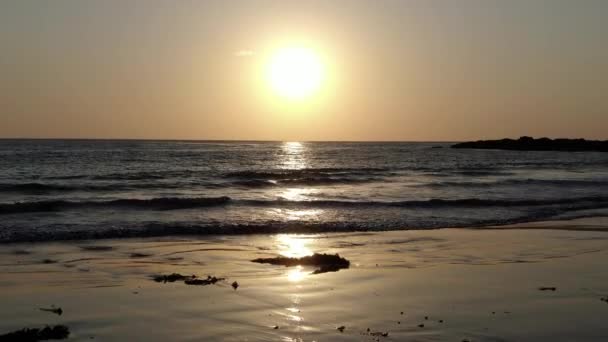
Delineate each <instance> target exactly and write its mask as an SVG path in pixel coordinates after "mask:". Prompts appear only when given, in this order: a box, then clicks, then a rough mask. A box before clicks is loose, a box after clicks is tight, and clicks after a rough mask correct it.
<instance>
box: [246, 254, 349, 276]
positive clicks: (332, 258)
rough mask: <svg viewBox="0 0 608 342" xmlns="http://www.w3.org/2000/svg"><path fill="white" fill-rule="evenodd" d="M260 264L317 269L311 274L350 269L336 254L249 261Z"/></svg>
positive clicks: (344, 260)
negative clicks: (312, 267)
mask: <svg viewBox="0 0 608 342" xmlns="http://www.w3.org/2000/svg"><path fill="white" fill-rule="evenodd" d="M251 261H252V262H257V263H260V264H271V265H283V266H286V267H291V266H314V267H317V269H316V270H315V271H314V272H312V273H313V274H320V273H326V272H337V271H339V270H341V269H344V268H349V267H350V261H348V260H346V259H345V258H342V257H340V255H338V254H334V255H332V254H319V253H315V254H313V255H309V256H305V257H301V258H289V257H284V256H278V257H275V258H258V259H253V260H251Z"/></svg>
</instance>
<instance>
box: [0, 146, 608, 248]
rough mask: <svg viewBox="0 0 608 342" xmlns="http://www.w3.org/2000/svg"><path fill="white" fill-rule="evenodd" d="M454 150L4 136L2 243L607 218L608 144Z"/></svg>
mask: <svg viewBox="0 0 608 342" xmlns="http://www.w3.org/2000/svg"><path fill="white" fill-rule="evenodd" d="M449 146H450V144H449V143H333V142H327V143H325V142H302V143H299V142H195V141H93V140H87V141H77V140H0V242H11V241H46V240H58V239H95V238H117V237H132V236H165V235H180V234H193V235H200V234H251V233H269V232H272V233H275V232H301V233H309V232H330V231H356V230H394V229H432V228H442V227H472V226H485V225H503V224H510V223H519V222H529V221H530V222H531V221H540V220H562V219H571V218H577V217H590V216H606V215H608V153H599V152H577V153H570V152H520V151H492V150H461V149H451V148H449Z"/></svg>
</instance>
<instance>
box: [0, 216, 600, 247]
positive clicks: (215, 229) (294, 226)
mask: <svg viewBox="0 0 608 342" xmlns="http://www.w3.org/2000/svg"><path fill="white" fill-rule="evenodd" d="M605 215H606V214H605V213H598V214H593V213H587V214H580V215H577V216H576V217H577V218H583V217H596V216H605ZM555 219H559V218H556V216H555V212H539V213H534V214H526V215H523V216H519V217H513V218H508V219H499V218H490V219H473V220H469V221H466V222H445V221H437V220H430V221H425V222H407V221H391V220H387V221H365V222H357V221H330V222H306V221H290V222H277V221H267V222H251V223H229V222H225V223H221V222H205V223H195V222H177V223H175V222H122V223H120V224H104V223H100V224H99V225H79V224H53V225H47V226H45V227H37V228H36V229H34V230H23V229H4V230H0V244H2V243H14V242H43V241H60V240H96V239H117V238H142V237H161V236H206V235H247V234H288V233H294V234H321V233H352V234H355V233H356V232H380V231H389V230H429V229H441V228H473V229H475V228H486V227H498V226H505V225H512V224H518V223H527V222H538V221H547V220H555ZM569 219H571V218H564V220H569ZM13 228H15V227H13ZM546 229H569V228H567V227H566V228H560V227H559V226H547V228H546ZM578 229H580V230H585V229H584V228H583V227H581V228H578ZM597 229H598V228H595V227H590V228H589V229H588V230H597ZM408 242H411V240H405V241H401V242H400V243H408Z"/></svg>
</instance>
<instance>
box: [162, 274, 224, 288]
mask: <svg viewBox="0 0 608 342" xmlns="http://www.w3.org/2000/svg"><path fill="white" fill-rule="evenodd" d="M152 280H154V281H155V282H157V283H174V282H176V281H182V282H184V284H186V285H201V286H205V285H213V284H215V283H217V282H218V281H222V280H225V278H218V277H215V276H207V278H199V277H197V276H196V275H194V274H193V275H189V276H185V275H181V274H179V273H171V274H169V275H154V276H152Z"/></svg>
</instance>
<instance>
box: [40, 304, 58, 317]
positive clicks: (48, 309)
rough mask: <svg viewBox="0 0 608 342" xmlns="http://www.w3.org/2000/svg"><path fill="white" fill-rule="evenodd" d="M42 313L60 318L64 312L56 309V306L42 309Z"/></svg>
mask: <svg viewBox="0 0 608 342" xmlns="http://www.w3.org/2000/svg"><path fill="white" fill-rule="evenodd" d="M40 311H46V312H51V313H54V314H55V315H59V316H61V315H62V314H63V310H62V309H61V308H56V307H55V306H51V307H50V308H40Z"/></svg>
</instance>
